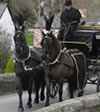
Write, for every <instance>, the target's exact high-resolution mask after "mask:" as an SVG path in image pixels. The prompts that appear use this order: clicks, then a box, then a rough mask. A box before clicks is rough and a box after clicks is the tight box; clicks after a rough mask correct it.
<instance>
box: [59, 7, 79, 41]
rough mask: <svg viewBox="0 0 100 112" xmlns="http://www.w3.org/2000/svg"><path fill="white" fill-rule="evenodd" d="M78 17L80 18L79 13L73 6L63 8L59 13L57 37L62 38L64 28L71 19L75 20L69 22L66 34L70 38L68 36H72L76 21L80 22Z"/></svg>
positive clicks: (76, 24)
mask: <svg viewBox="0 0 100 112" xmlns="http://www.w3.org/2000/svg"><path fill="white" fill-rule="evenodd" d="M80 18H81V14H80V12H79V10H78V9H75V8H73V7H72V8H71V9H70V10H67V9H65V10H64V11H63V12H62V13H61V15H60V22H61V28H60V32H59V35H58V39H59V40H63V37H64V32H65V31H64V29H65V27H66V25H67V24H68V23H70V22H72V21H77V22H76V23H74V24H71V26H70V29H69V31H68V33H67V34H68V35H67V37H68V38H70V36H72V35H73V33H74V31H75V30H76V28H77V26H78V23H79V22H80ZM69 33H70V34H69ZM69 35H70V36H69Z"/></svg>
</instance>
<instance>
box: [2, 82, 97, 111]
mask: <svg viewBox="0 0 100 112" xmlns="http://www.w3.org/2000/svg"><path fill="white" fill-rule="evenodd" d="M66 91H67V88H66V86H64V94H63V99H64V100H67V99H69V97H68V93H67V92H66ZM93 93H96V85H89V84H87V86H86V87H85V90H84V95H88V94H93ZM75 97H76V95H75ZM27 98H28V94H27V92H24V93H23V103H24V109H25V112H33V111H34V110H37V109H40V108H43V107H44V105H45V101H43V102H40V103H39V104H34V103H33V106H32V108H31V109H28V108H27V106H26V104H27ZM33 99H34V94H33ZM57 101H58V95H57V96H56V97H55V98H54V99H51V100H50V103H51V104H53V103H56V102H57ZM18 102H19V101H18V95H17V93H15V94H11V95H5V96H1V97H0V112H18Z"/></svg>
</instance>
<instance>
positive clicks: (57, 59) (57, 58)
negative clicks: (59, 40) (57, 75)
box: [48, 48, 66, 65]
mask: <svg viewBox="0 0 100 112" xmlns="http://www.w3.org/2000/svg"><path fill="white" fill-rule="evenodd" d="M65 50H66V48H64V49H63V50H62V49H61V50H60V51H59V54H58V55H57V57H56V59H55V60H54V61H53V62H50V63H48V65H54V64H55V63H57V62H59V58H60V56H61V54H62V53H64V52H65Z"/></svg>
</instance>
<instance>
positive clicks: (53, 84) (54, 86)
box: [50, 81, 58, 98]
mask: <svg viewBox="0 0 100 112" xmlns="http://www.w3.org/2000/svg"><path fill="white" fill-rule="evenodd" d="M57 91H58V85H57V83H56V82H55V81H51V85H50V97H51V98H54V97H55V96H56V94H57Z"/></svg>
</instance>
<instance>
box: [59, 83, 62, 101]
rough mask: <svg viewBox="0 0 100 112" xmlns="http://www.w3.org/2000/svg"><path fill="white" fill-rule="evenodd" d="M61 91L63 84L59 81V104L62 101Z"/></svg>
mask: <svg viewBox="0 0 100 112" xmlns="http://www.w3.org/2000/svg"><path fill="white" fill-rule="evenodd" d="M62 89H63V82H62V81H61V82H60V83H59V102H61V101H63V99H62V94H63V90H62Z"/></svg>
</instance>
